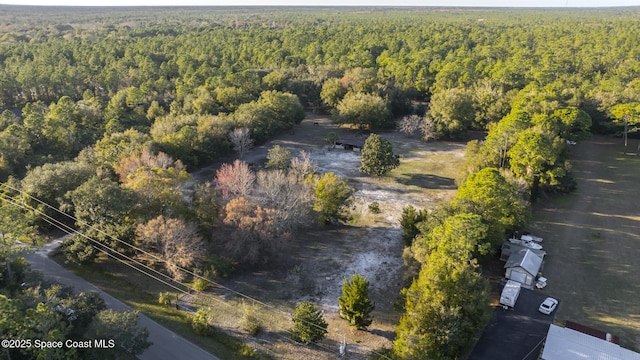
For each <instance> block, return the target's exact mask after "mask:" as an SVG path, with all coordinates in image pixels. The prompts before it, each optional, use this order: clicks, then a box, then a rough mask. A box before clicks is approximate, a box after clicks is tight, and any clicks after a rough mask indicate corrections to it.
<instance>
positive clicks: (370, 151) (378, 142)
mask: <svg viewBox="0 0 640 360" xmlns="http://www.w3.org/2000/svg"><path fill="white" fill-rule="evenodd" d="M360 161H361V162H362V166H360V169H358V170H360V171H362V172H363V173H367V174H369V175H375V176H381V175H384V174H386V173H388V172H389V171H391V170H393V169H395V168H397V167H398V166H399V165H400V159H399V157H398V155H394V154H393V148H392V146H391V143H390V142H389V140H387V139H383V138H381V137H380V136H379V135H376V134H371V135H369V137H368V138H367V140H366V141H365V142H364V149H362V157H361V160H360Z"/></svg>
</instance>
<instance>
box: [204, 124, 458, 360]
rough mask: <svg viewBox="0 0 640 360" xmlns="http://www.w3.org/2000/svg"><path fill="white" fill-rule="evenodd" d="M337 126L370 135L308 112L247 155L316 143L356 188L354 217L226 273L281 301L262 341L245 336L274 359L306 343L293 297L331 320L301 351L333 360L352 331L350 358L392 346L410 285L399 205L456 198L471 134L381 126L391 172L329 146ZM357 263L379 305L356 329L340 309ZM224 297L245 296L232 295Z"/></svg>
mask: <svg viewBox="0 0 640 360" xmlns="http://www.w3.org/2000/svg"><path fill="white" fill-rule="evenodd" d="M316 123H317V124H316ZM330 131H333V132H336V133H337V134H338V136H345V137H347V136H348V137H352V138H357V137H361V138H362V139H364V138H365V137H366V135H365V134H362V133H359V132H357V131H354V130H349V129H344V128H339V127H337V126H336V125H334V124H332V123H331V120H330V119H328V118H327V117H320V116H310V117H309V118H307V119H306V120H304V121H303V123H302V124H300V125H299V126H296V130H295V135H291V134H286V135H283V136H281V137H280V138H279V139H277V140H274V141H273V142H271V143H269V144H267V145H265V146H263V147H260V148H257V149H255V150H254V151H252V152H251V153H250V154H248V155H247V156H246V157H245V158H246V159H248V160H249V161H253V162H255V163H259V162H260V161H261V160H262V159H263V157H264V156H266V149H267V148H269V147H270V146H272V145H275V144H279V145H280V146H284V147H287V148H289V149H290V150H292V152H293V153H294V154H296V153H297V152H298V151H300V150H305V151H309V152H311V158H312V159H313V160H314V161H315V162H316V163H317V165H318V171H319V172H334V173H336V174H338V175H340V176H343V177H346V178H349V179H350V183H351V185H352V186H353V187H354V188H355V190H356V191H355V193H354V203H353V205H352V208H351V215H352V220H351V221H350V222H349V225H348V226H330V227H319V228H315V229H313V230H310V231H308V232H306V233H304V234H299V235H298V236H295V237H294V239H293V240H292V243H291V244H290V247H289V248H288V249H287V251H286V254H282V257H281V259H280V261H278V263H277V264H274V266H272V267H270V268H268V269H266V270H264V271H246V272H245V271H239V272H238V273H236V274H234V275H232V276H231V277H230V278H229V279H226V280H224V281H223V283H224V284H225V285H226V286H229V287H230V288H233V289H235V290H237V291H240V292H243V293H246V294H248V295H251V296H253V297H256V298H257V299H260V300H261V301H263V302H265V303H267V304H268V305H270V306H276V307H277V310H275V311H273V310H274V309H273V308H271V310H272V311H270V312H269V311H267V313H266V314H265V315H264V316H265V317H266V319H265V321H264V327H265V330H266V331H265V332H264V333H262V334H259V335H258V336H257V338H256V340H251V339H249V338H245V341H249V342H250V343H251V344H252V346H253V345H255V346H257V347H258V348H260V349H262V350H263V352H265V353H267V354H274V356H276V357H277V358H283V359H288V358H291V359H300V358H301V357H300V354H301V351H302V350H301V349H300V347H299V346H295V347H297V349H296V348H295V347H294V345H292V344H290V342H289V341H287V340H286V339H283V337H282V336H283V335H284V336H286V335H287V333H286V331H285V330H287V329H289V328H290V326H291V325H290V321H289V318H290V317H288V316H286V315H285V314H286V313H290V312H292V311H293V306H294V305H295V304H296V303H297V302H299V301H302V300H309V301H311V302H313V303H315V304H317V305H318V306H319V307H320V308H321V309H322V310H323V311H324V313H325V318H326V320H327V321H328V323H329V333H328V335H327V339H325V340H324V341H323V342H321V343H320V348H318V347H314V346H312V347H310V348H307V349H306V350H305V351H311V350H313V351H312V352H311V353H310V355H308V356H309V357H305V356H304V355H303V356H302V358H309V359H325V358H326V359H333V358H334V357H335V354H336V352H337V349H338V345H339V343H340V342H341V341H343V340H345V339H346V340H347V342H348V343H349V344H350V345H349V351H350V353H351V354H352V357H353V356H354V355H355V354H356V353H359V354H360V355H361V356H362V358H366V356H367V355H368V354H369V353H370V351H371V350H375V349H381V348H389V347H390V346H391V341H392V340H393V337H394V330H395V325H396V323H397V320H398V317H399V314H398V313H397V312H395V311H394V310H393V304H394V303H395V302H396V300H397V298H398V295H399V291H400V289H401V288H402V285H403V284H402V275H403V270H404V268H403V262H402V258H401V255H402V250H403V243H402V239H401V230H400V225H399V220H400V215H401V213H402V208H403V207H405V206H407V205H409V204H412V205H414V206H416V207H419V208H429V207H432V206H434V205H436V204H439V203H441V202H443V201H446V200H448V199H450V198H451V197H452V196H453V195H455V189H456V187H455V184H454V180H453V178H454V177H455V174H456V171H457V169H458V167H459V166H460V164H461V163H462V161H463V155H464V149H465V144H464V143H452V142H451V143H450V142H430V143H423V142H421V141H420V140H417V139H407V138H405V137H404V136H402V135H400V134H398V133H383V134H381V135H382V136H383V137H385V138H387V139H389V140H390V141H391V142H392V144H393V146H394V152H395V153H397V154H400V155H401V165H400V167H398V168H397V169H395V170H393V171H392V172H390V174H389V175H388V176H387V177H381V178H374V177H368V176H364V174H362V173H360V172H358V167H359V166H360V154H359V153H358V152H354V151H349V150H343V149H339V148H337V149H331V148H330V147H329V146H327V145H326V143H325V141H324V138H325V137H326V135H327V133H328V132H330ZM372 202H378V203H379V205H380V210H381V212H380V214H372V213H371V212H370V211H369V210H368V205H369V204H371V203H372ZM356 271H357V272H358V273H359V274H360V275H362V276H363V277H365V278H367V280H368V281H369V282H370V284H371V285H370V290H369V291H370V296H371V299H372V301H374V302H375V304H376V309H375V310H374V312H373V317H374V322H373V324H372V325H371V326H370V328H369V331H368V332H365V331H357V330H355V329H352V328H350V327H349V326H348V325H347V323H346V322H345V321H344V320H341V319H340V318H339V316H338V301H337V299H338V297H339V296H340V295H341V291H342V290H341V289H342V280H343V278H344V277H347V278H348V277H350V276H351V275H353V274H354V273H355V272H356ZM223 293H224V291H223ZM222 298H226V299H227V300H230V299H231V298H233V299H234V301H241V299H240V298H238V297H237V296H232V297H231V296H230V295H229V294H227V295H226V296H222ZM201 301H204V300H203V299H201ZM245 302H246V301H245ZM236 304H238V305H239V304H240V302H237V303H236ZM211 305H212V307H214V308H218V307H220V309H219V310H222V309H223V308H225V307H228V306H226V305H224V304H222V303H221V302H219V301H214V302H213V303H211ZM236 308H238V307H237V306H236ZM267 310H269V309H268V308H267ZM226 311H229V310H228V309H227V310H226ZM240 315H241V314H240ZM219 320H220V321H222V319H219ZM224 323H225V325H222V324H221V326H223V327H229V328H233V327H234V326H235V327H237V324H238V317H237V316H234V315H232V316H229V317H227V319H226V321H224ZM283 331H284V333H283ZM278 332H279V333H278ZM274 334H275V336H274Z"/></svg>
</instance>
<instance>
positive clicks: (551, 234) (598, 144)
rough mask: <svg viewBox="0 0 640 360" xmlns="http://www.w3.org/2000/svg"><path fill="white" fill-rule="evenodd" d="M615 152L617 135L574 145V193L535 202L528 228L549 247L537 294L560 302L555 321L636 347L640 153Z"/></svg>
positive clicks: (639, 339) (639, 331) (639, 346)
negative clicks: (591, 329) (572, 323)
mask: <svg viewBox="0 0 640 360" xmlns="http://www.w3.org/2000/svg"><path fill="white" fill-rule="evenodd" d="M631 145H632V147H631V148H633V149H635V146H636V143H635V142H633V143H631ZM622 149H623V147H622V145H621V141H620V139H613V138H607V137H601V136H598V137H594V138H593V139H592V140H590V141H585V142H584V143H581V144H578V145H577V146H575V148H574V149H573V152H572V156H571V158H572V165H573V172H574V174H575V175H576V178H577V181H578V190H577V192H575V193H574V194H570V195H565V196H558V197H552V198H550V199H544V200H542V204H541V205H540V206H539V207H538V208H537V209H536V210H535V214H534V219H535V222H534V224H533V228H534V230H536V231H537V232H539V233H540V234H542V235H543V236H544V239H545V240H544V245H545V250H547V252H548V255H547V258H546V264H545V268H544V276H545V277H547V278H548V279H549V286H548V287H547V288H545V289H544V292H546V293H548V294H550V295H552V296H557V297H558V298H560V299H561V300H562V301H563V302H562V303H561V306H560V307H559V309H558V313H557V315H556V320H558V321H565V320H571V321H575V322H578V323H582V324H585V325H588V326H592V327H595V328H597V329H600V330H603V331H607V332H610V333H612V334H614V335H617V336H619V337H620V339H621V345H622V346H623V347H627V348H631V349H634V350H636V351H638V350H640V301H639V300H638V299H640V271H639V270H640V207H639V206H638V200H639V199H638V194H639V193H638V186H639V185H640V158H638V157H636V156H635V155H632V154H628V155H624V154H622Z"/></svg>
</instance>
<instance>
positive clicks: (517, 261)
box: [504, 249, 542, 276]
mask: <svg viewBox="0 0 640 360" xmlns="http://www.w3.org/2000/svg"><path fill="white" fill-rule="evenodd" d="M541 266H542V258H541V257H539V256H538V255H536V254H534V253H533V251H531V250H529V249H521V250H519V251H517V252H515V253H513V254H511V256H509V260H507V263H506V264H504V267H505V268H512V267H521V268H523V269H524V270H525V271H526V272H528V273H529V274H531V275H533V276H536V275H537V274H538V271H540V267H541Z"/></svg>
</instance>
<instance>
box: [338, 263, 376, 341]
mask: <svg viewBox="0 0 640 360" xmlns="http://www.w3.org/2000/svg"><path fill="white" fill-rule="evenodd" d="M338 305H339V307H340V317H341V318H343V319H345V320H347V321H348V322H349V324H350V325H352V326H355V327H357V328H358V329H366V328H367V326H369V325H371V321H372V319H371V311H373V309H374V308H375V306H374V305H373V303H372V302H371V300H369V282H368V281H367V280H366V279H365V278H363V277H362V276H360V274H358V273H357V272H356V273H355V274H354V275H353V276H352V277H351V280H350V281H348V280H347V278H344V280H343V281H342V296H340V297H339V298H338Z"/></svg>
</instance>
